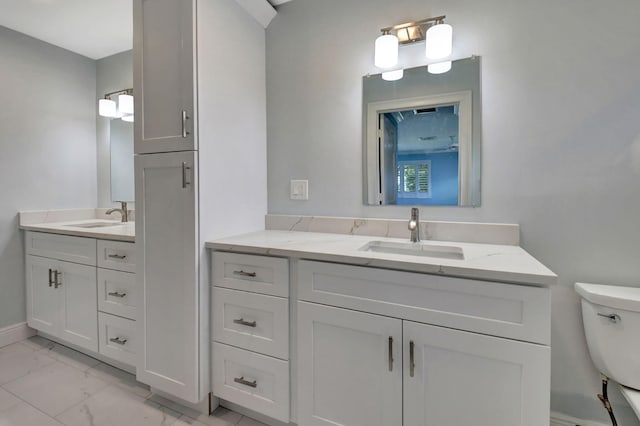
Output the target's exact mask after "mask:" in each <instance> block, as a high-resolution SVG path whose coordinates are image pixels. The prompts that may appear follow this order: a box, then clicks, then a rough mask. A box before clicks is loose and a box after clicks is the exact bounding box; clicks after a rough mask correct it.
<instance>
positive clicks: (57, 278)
mask: <svg viewBox="0 0 640 426" xmlns="http://www.w3.org/2000/svg"><path fill="white" fill-rule="evenodd" d="M61 276H62V272H60V271H53V286H54V288H58V287H62V280H61V279H60V277H61Z"/></svg>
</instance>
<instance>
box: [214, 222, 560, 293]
mask: <svg viewBox="0 0 640 426" xmlns="http://www.w3.org/2000/svg"><path fill="white" fill-rule="evenodd" d="M371 241H387V242H407V240H406V239H400V238H384V237H372V236H363V235H343V234H325V233H317V232H296V231H279V230H267V231H259V232H254V233H250V234H244V235H238V236H234V237H228V238H223V239H219V240H216V241H211V242H207V243H206V247H207V248H210V249H215V250H223V251H231V252H242V253H252V254H262V255H271V256H283V257H293V258H300V259H310V260H320V261H327V262H338V263H347V264H353V265H361V266H372V267H379V268H386V269H396V270H402V271H410V272H423V273H429V274H438V275H450V276H457V277H465V278H477V279H482V280H491V281H502V282H509V283H515V284H529V285H536V286H549V285H552V284H555V283H556V282H557V278H558V277H557V275H556V274H554V273H553V272H552V271H551V270H549V269H548V268H547V267H546V266H544V265H543V264H542V263H540V262H539V261H538V260H536V259H535V258H534V257H533V256H531V255H530V254H529V253H527V252H526V251H525V250H523V249H522V248H521V247H519V246H515V245H499V244H480V243H461V242H450V241H434V240H431V241H423V242H422V244H425V245H433V246H455V247H460V248H462V250H463V251H464V259H461V260H457V259H443V258H436V257H426V256H424V257H423V256H414V255H406V254H390V253H379V252H369V251H363V250H359V249H360V248H361V247H362V246H364V245H366V244H367V243H369V242H371Z"/></svg>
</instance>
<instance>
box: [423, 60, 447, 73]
mask: <svg viewBox="0 0 640 426" xmlns="http://www.w3.org/2000/svg"><path fill="white" fill-rule="evenodd" d="M450 69H451V61H445V62H436V63H435V64H429V65H428V66H427V71H429V74H444V73H445V72H447V71H449V70H450Z"/></svg>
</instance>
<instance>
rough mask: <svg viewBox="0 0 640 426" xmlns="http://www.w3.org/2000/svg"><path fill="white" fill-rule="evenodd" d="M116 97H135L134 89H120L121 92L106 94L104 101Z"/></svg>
mask: <svg viewBox="0 0 640 426" xmlns="http://www.w3.org/2000/svg"><path fill="white" fill-rule="evenodd" d="M115 95H129V96H133V89H132V88H130V89H120V90H116V91H115V92H109V93H106V94H105V95H104V99H111V97H112V96H115Z"/></svg>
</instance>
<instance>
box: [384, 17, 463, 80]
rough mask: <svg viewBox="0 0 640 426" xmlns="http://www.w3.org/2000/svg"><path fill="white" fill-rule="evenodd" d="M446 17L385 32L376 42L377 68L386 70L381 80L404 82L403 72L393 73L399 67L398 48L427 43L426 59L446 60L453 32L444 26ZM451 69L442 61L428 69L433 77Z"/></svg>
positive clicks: (428, 19)
mask: <svg viewBox="0 0 640 426" xmlns="http://www.w3.org/2000/svg"><path fill="white" fill-rule="evenodd" d="M445 18H446V15H442V16H436V17H435V18H427V19H423V20H421V21H416V22H407V23H404V24H398V25H394V26H391V27H387V28H382V29H381V30H380V31H381V32H382V35H381V36H379V37H378V38H377V39H376V43H375V60H374V63H375V65H376V67H378V68H382V69H383V70H385V71H384V72H383V73H382V78H383V79H384V80H387V81H394V80H399V79H401V78H402V70H390V68H393V67H395V66H396V65H397V64H398V46H399V45H401V44H402V45H404V44H410V43H417V42H419V41H423V40H426V43H425V44H426V49H425V56H426V57H427V59H430V60H438V59H445V58H447V57H448V56H450V55H451V52H452V50H453V28H452V27H451V25H449V24H445V23H444V19H445ZM450 69H451V61H442V62H438V63H434V64H430V65H429V66H428V71H429V72H430V73H432V74H442V73H445V72H447V71H449V70H450Z"/></svg>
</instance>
